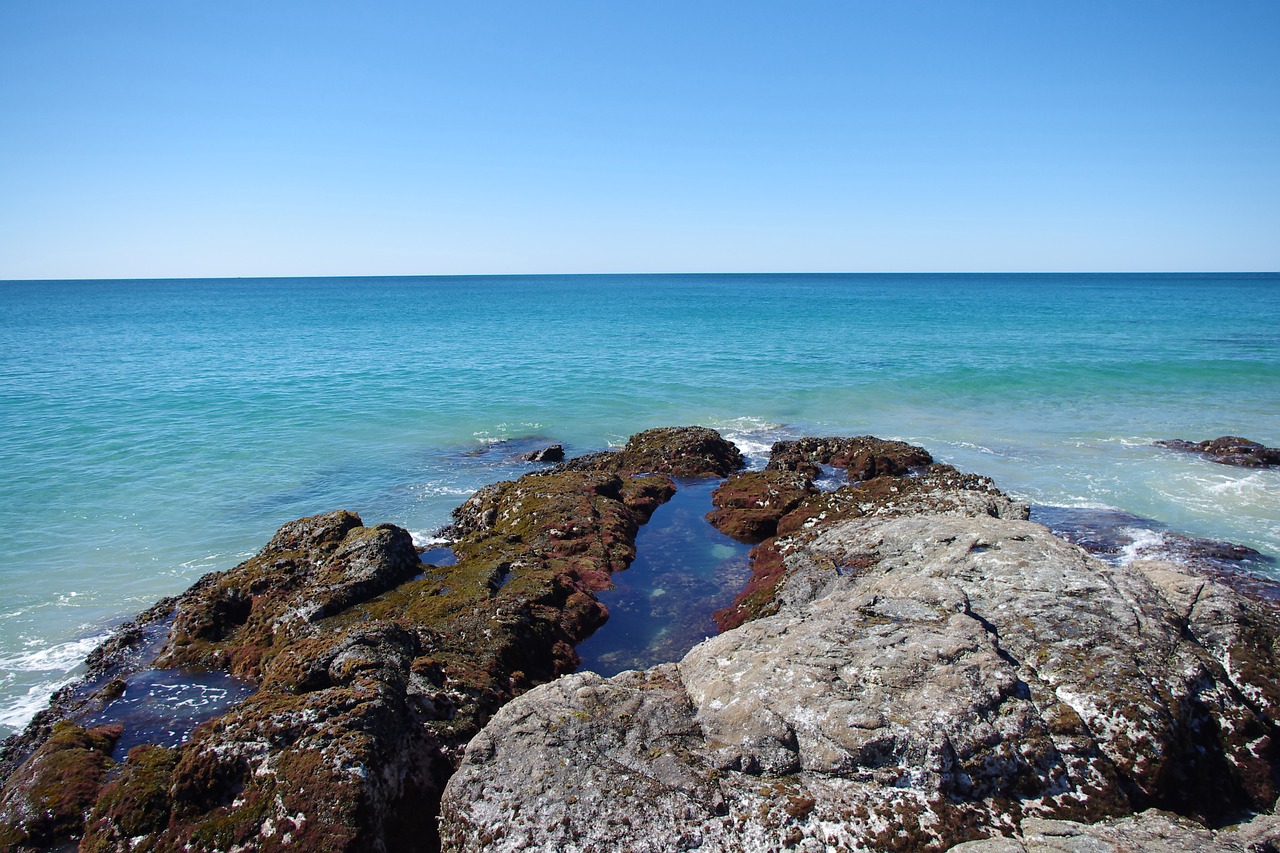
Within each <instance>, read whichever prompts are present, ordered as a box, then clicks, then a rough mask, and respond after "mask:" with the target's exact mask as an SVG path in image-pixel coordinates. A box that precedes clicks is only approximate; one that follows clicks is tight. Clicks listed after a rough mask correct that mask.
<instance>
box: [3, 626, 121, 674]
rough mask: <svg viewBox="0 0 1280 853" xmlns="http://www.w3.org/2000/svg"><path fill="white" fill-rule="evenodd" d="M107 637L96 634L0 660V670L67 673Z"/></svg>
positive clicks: (106, 635) (107, 635)
mask: <svg viewBox="0 0 1280 853" xmlns="http://www.w3.org/2000/svg"><path fill="white" fill-rule="evenodd" d="M109 636H111V635H110V634H98V635H96V636H92V637H85V638H84V639H81V640H72V641H70V642H67V643H58V644H57V645H53V646H44V647H42V648H37V649H33V650H32V651H29V652H22V653H20V654H16V655H10V656H8V657H5V658H0V669H6V670H10V671H13V672H68V671H70V670H71V669H73V668H74V667H75V666H77V665H78V664H79V663H80V662H81V661H83V660H84V659H85V656H86V655H88V654H89V652H91V651H93V650H94V649H96V648H97V647H98V645H99V644H100V643H101V642H102V641H103V640H105V639H107V637H109Z"/></svg>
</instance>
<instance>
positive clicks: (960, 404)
mask: <svg viewBox="0 0 1280 853" xmlns="http://www.w3.org/2000/svg"><path fill="white" fill-rule="evenodd" d="M0 303H3V305H2V307H3V308H4V309H5V311H4V312H2V314H3V317H2V319H0V351H3V353H4V356H3V357H2V358H0V427H2V428H3V432H4V434H5V435H6V436H7V437H8V441H7V442H6V444H5V445H4V446H3V447H0V462H2V463H3V465H4V468H5V470H6V475H5V477H4V478H3V480H2V481H0V486H2V488H3V492H4V494H3V497H4V500H3V501H0V593H2V594H0V598H3V599H4V600H6V601H7V602H8V604H7V605H6V609H5V612H4V614H3V617H4V618H3V620H0V713H8V714H13V713H14V712H17V715H18V716H19V717H20V716H21V714H22V710H21V706H22V705H23V703H28V704H38V700H39V695H40V694H41V693H42V692H47V691H48V689H49V687H50V686H51V685H52V684H53V683H55V682H57V681H60V680H62V679H64V678H65V677H66V672H67V667H68V666H70V665H71V664H72V663H74V662H75V661H77V660H79V658H80V657H82V656H83V652H84V651H85V650H86V649H87V648H88V647H89V646H91V645H92V644H93V642H94V641H95V639H96V638H98V637H100V636H101V635H102V633H103V632H104V630H106V629H107V628H109V627H110V626H111V625H112V624H118V622H119V621H121V620H123V619H125V618H128V617H129V616H131V615H132V614H133V613H136V612H138V611H140V610H142V609H144V608H145V607H146V606H148V605H149V604H150V603H151V602H152V601H154V600H155V599H157V598H159V597H161V596H163V595H167V594H174V593H176V592H179V591H181V590H182V589H184V588H185V587H186V586H188V585H189V584H190V583H192V582H193V581H194V580H195V579H196V578H197V577H199V576H200V575H202V574H204V573H205V572H207V571H209V570H214V569H227V568H230V567H231V566H234V565H235V564H237V563H238V562H240V561H241V560H243V559H245V558H247V557H248V556H250V555H251V554H252V553H254V552H255V551H256V550H257V548H258V547H260V546H261V544H262V542H264V541H265V540H266V539H267V538H268V537H269V536H270V534H271V532H272V531H274V530H275V528H276V527H277V526H278V525H279V524H280V523H281V521H283V520H285V519H289V518H296V517H300V516H303V515H308V514H314V513H318V512H324V511H328V510H331V509H334V508H336V507H350V508H352V509H355V510H357V511H359V512H360V513H361V515H362V516H363V517H365V518H367V519H370V520H373V521H390V522H393V523H397V524H401V525H403V526H405V527H407V528H408V529H410V530H411V531H414V532H415V533H416V534H418V535H419V536H420V537H422V536H425V535H426V534H429V533H430V532H431V531H432V530H433V529H434V528H436V527H439V526H440V525H442V524H445V523H447V521H448V512H449V510H450V509H451V508H452V507H453V506H454V505H456V504H457V503H458V502H460V501H461V500H463V499H464V498H465V497H466V495H468V494H470V493H471V492H472V491H473V490H474V489H476V488H478V487H479V486H481V485H483V484H485V483H487V482H490V481H492V480H495V479H503V478H507V477H510V476H514V475H516V474H518V473H519V471H520V470H521V469H520V468H519V467H518V466H513V465H511V463H510V461H509V460H506V459H505V458H504V457H503V454H502V452H501V447H500V445H493V444H491V442H495V441H499V440H502V439H519V438H521V437H523V436H529V435H538V436H540V437H542V438H546V439H547V440H548V443H550V442H552V441H554V442H559V443H563V444H565V445H566V448H567V449H568V450H569V452H570V453H571V454H577V453H583V452H587V451H591V450H598V449H603V448H605V447H608V446H610V445H617V444H619V443H621V442H622V441H623V440H625V438H626V436H627V435H629V434H630V433H632V432H634V431H636V430H639V429H642V428H644V427H646V426H656V425H659V424H664V423H701V424H705V425H708V426H711V427H713V428H717V429H720V430H721V431H722V432H725V434H726V435H729V436H731V437H736V438H738V439H740V443H743V444H746V445H752V446H757V448H767V446H768V444H770V443H771V442H772V441H773V440H775V439H777V438H785V437H788V436H795V435H800V434H811V435H857V434H874V435H880V436H884V437H888V438H897V439H902V440H906V441H909V442H911V443H913V444H919V445H922V446H924V447H927V448H928V449H929V450H930V451H931V452H932V453H933V454H934V455H935V456H936V457H937V458H939V459H941V460H944V461H947V462H951V463H953V464H955V465H956V466H957V467H960V468H962V469H964V470H970V471H975V472H979V473H982V474H986V475H988V476H991V477H993V478H994V479H995V480H996V482H997V483H998V484H999V485H1000V486H1001V488H1003V489H1005V490H1006V491H1008V492H1010V493H1012V494H1014V495H1015V496H1017V497H1018V498H1019V499H1022V500H1026V501H1030V502H1032V503H1041V504H1052V505H1065V506H1086V507H1088V506H1093V507H1100V508H1101V507H1110V508H1115V509H1118V510H1123V511H1126V512H1130V513H1133V514H1135V515H1138V516H1142V517H1144V518H1151V519H1155V520H1156V521H1158V522H1160V523H1162V524H1164V525H1166V526H1167V527H1168V528H1170V529H1172V530H1177V531H1181V532H1184V533H1187V534H1189V535H1194V536H1200V537H1205V538H1214V539H1224V540H1230V541H1235V542H1240V543H1242V544H1245V545H1249V546H1252V547H1255V548H1258V549H1259V550H1261V551H1263V552H1264V553H1266V554H1269V555H1271V556H1275V555H1277V554H1280V477H1277V476H1275V475H1274V472H1271V473H1269V472H1249V471H1236V470H1230V469H1226V468H1224V467H1222V466H1218V465H1214V464H1212V463H1208V462H1205V461H1204V460H1200V459H1196V458H1194V457H1190V456H1184V455H1177V454H1174V453H1173V452H1171V451H1164V450H1158V449H1153V448H1151V447H1150V446H1149V445H1150V443H1151V442H1152V441H1155V440H1157V439H1165V438H1186V439H1192V440H1199V439H1205V438H1211V437H1214V436H1216V435H1221V434H1226V433H1238V434H1243V435H1246V436H1249V437H1251V438H1254V439H1257V440H1260V441H1263V442H1264V443H1267V444H1273V445H1274V444H1276V443H1280V406H1277V405H1276V403H1275V402H1274V401H1275V400H1277V399H1280V336H1277V335H1276V334H1275V332H1274V319H1275V318H1276V317H1280V277H1278V276H1268V275H1262V276H1211V275H1210V276H1204V275H1194V276H1178V275H1165V276H1066V277H1063V276H980V275H978V276H975V275H968V276H906V277H902V276H899V277H894V276H838V275H835V276H768V275H766V276H714V275H713V276H692V277H681V276H669V277H657V278H648V277H641V278H635V277H616V278H615V277H592V276H585V277H555V276H551V277H536V278H522V277H514V278H495V279H486V280H484V282H483V283H482V284H479V285H478V284H477V282H475V281H455V280H449V279H444V280H435V279H378V280H342V281H333V280H323V279H314V280H292V281H290V282H286V283H277V284H275V285H267V284H265V283H263V282H210V283H203V284H202V283H193V282H148V283H130V282H112V283H102V284H100V285H89V284H83V285H71V284H66V283H41V284H39V285H29V286H14V285H12V284H4V285H3V286H0ZM486 448H487V449H488V450H489V452H480V453H477V454H476V455H470V454H472V453H473V452H475V451H485V450H486ZM32 689H35V690H36V693H35V694H31V695H29V691H31V690H32ZM6 719H7V718H6ZM0 725H3V720H0Z"/></svg>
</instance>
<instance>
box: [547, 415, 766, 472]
mask: <svg viewBox="0 0 1280 853" xmlns="http://www.w3.org/2000/svg"><path fill="white" fill-rule="evenodd" d="M744 463H745V459H744V458H743V456H742V451H740V450H738V448H737V447H736V446H734V445H733V444H731V443H730V442H727V441H725V440H724V439H723V438H721V437H720V433H718V432H716V431H715V430H713V429H707V428H706V427H659V428H657V429H649V430H645V431H644V432H641V433H637V434H635V435H633V436H631V438H630V439H629V440H628V441H627V443H626V445H625V446H624V447H623V448H622V449H621V450H618V451H613V452H606V453H594V454H588V455H587V456H579V457H576V458H574V459H570V460H569V461H567V462H565V463H564V465H563V466H562V467H563V468H565V469H568V470H578V471H586V470H589V471H611V472H614V473H618V472H644V471H647V472H654V473H662V474H667V475H669V476H671V477H727V476H729V475H730V474H732V473H733V472H734V471H737V470H738V469H740V468H741V467H742V466H743V464H744Z"/></svg>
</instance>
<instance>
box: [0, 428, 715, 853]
mask: <svg viewBox="0 0 1280 853" xmlns="http://www.w3.org/2000/svg"><path fill="white" fill-rule="evenodd" d="M740 465H741V456H740V454H738V453H737V450H736V448H734V447H733V446H732V445H730V444H728V443H727V442H725V441H724V440H723V439H721V438H720V437H719V436H718V434H715V433H714V432H711V431H709V430H703V429H701V428H682V429H670V430H654V431H650V432H649V433H644V434H641V435H640V436H636V437H633V439H632V441H631V442H629V443H628V446H627V448H626V449H624V450H623V451H618V452H615V453H609V454H600V455H596V456H593V457H588V458H587V460H586V461H580V462H576V463H575V462H570V463H567V464H565V465H562V466H557V467H555V468H548V469H543V470H540V471H535V472H531V473H530V474H527V475H526V476H524V477H521V478H520V479H519V480H515V481H511V482H503V483H496V484H494V485H492V486H490V487H486V488H484V489H481V490H480V491H479V492H477V493H476V494H475V495H474V496H473V497H472V498H471V499H470V500H468V501H467V502H465V503H464V504H463V505H462V506H460V507H459V508H458V510H457V511H456V512H455V514H454V524H453V526H452V528H451V530H450V534H451V537H452V541H451V543H450V544H451V548H452V550H453V552H454V554H455V555H456V557H457V562H456V563H455V564H453V565H448V566H436V565H430V564H423V563H422V562H421V561H420V559H419V558H418V555H417V552H416V550H415V549H414V547H413V544H412V541H411V539H410V537H409V534H408V533H407V532H406V531H404V530H403V529H401V528H398V527H395V526H393V525H377V526H373V527H365V526H364V524H363V522H362V521H361V520H360V518H359V517H358V516H356V515H355V514H353V513H350V512H344V511H338V512H332V513H328V514H325V515H319V516H312V517H309V518H303V519H299V520H297V521H294V522H290V523H289V524H286V525H284V526H283V527H282V528H281V529H280V531H279V532H278V533H277V534H276V535H275V536H274V537H273V538H272V539H271V541H270V542H269V543H268V544H267V545H266V546H265V547H264V548H263V549H262V551H261V552H259V553H258V554H257V555H255V556H254V557H253V558H251V559H249V560H246V561H245V562H244V563H242V564H240V565H239V566H237V567H235V568H233V569H231V570H229V571H226V572H219V573H214V574H211V575H207V576H205V577H204V578H202V579H201V580H200V581H198V582H197V583H196V584H195V585H194V586H193V587H192V588H191V589H190V590H188V592H186V593H185V594H183V595H181V596H178V597H176V598H175V599H173V600H171V601H169V602H166V603H165V607H164V608H163V611H160V610H157V611H156V613H155V614H152V615H151V616H148V617H147V619H146V620H143V621H142V622H141V623H140V627H137V628H136V629H134V628H131V629H129V630H130V634H129V638H127V640H125V641H122V642H120V643H117V644H116V645H118V646H119V649H116V650H111V651H109V652H104V661H105V660H108V659H109V660H110V661H117V660H118V659H119V658H120V655H121V654H123V653H124V651H128V652H129V654H131V655H135V656H136V655H137V654H140V653H141V652H139V651H138V650H139V649H143V648H150V647H152V646H153V645H154V647H155V649H156V650H157V652H156V653H158V656H157V657H155V659H154V660H149V661H142V662H141V663H139V664H138V665H140V666H143V667H145V666H156V667H192V668H211V669H225V670H230V671H231V672H233V673H235V674H238V675H240V676H242V677H245V678H249V679H252V680H253V681H254V682H255V683H256V684H257V686H258V689H257V691H256V692H254V693H253V694H252V695H251V696H249V697H248V698H247V699H244V700H243V701H241V702H240V703H238V704H237V705H235V706H234V707H232V708H231V709H230V710H227V711H225V712H224V713H221V714H220V715H218V716H216V717H214V718H213V719H210V720H208V721H207V722H205V723H204V724H202V725H201V726H199V727H198V728H197V729H196V730H195V732H194V733H193V734H192V736H191V738H190V740H189V741H188V742H186V743H184V744H182V745H181V746H177V747H174V748H165V747H162V746H156V745H146V744H144V745H143V746H139V747H136V748H134V749H133V750H131V751H130V753H129V756H128V759H127V761H126V762H125V763H124V765H123V767H121V768H120V769H119V771H118V773H116V774H115V775H114V776H113V777H112V778H111V779H110V780H109V781H108V782H107V784H106V785H105V786H103V785H102V784H101V782H102V781H104V780H103V778H102V776H101V774H98V775H95V776H94V777H93V780H92V784H91V785H86V786H85V787H83V791H82V793H78V794H77V795H76V796H75V798H74V803H73V805H72V806H70V807H68V808H66V809H61V810H60V811H59V812H58V814H59V815H64V814H65V821H64V820H63V818H62V817H59V821H60V822H59V823H58V824H57V826H56V827H54V828H53V829H40V828H39V827H38V826H37V825H36V824H35V823H32V822H31V821H26V822H25V823H24V822H22V821H23V819H24V815H26V812H25V811H22V808H23V806H22V803H26V802H34V800H32V799H31V798H32V797H34V796H37V795H38V793H39V792H40V791H43V790H44V788H43V787H41V785H40V780H41V779H44V778H45V775H41V774H42V773H44V771H43V770H42V768H46V767H49V766H53V765H51V764H50V759H49V758H48V756H49V755H50V754H54V755H56V756H59V757H58V758H57V760H58V761H59V762H63V761H64V758H65V757H66V756H70V755H72V754H73V753H74V756H75V757H76V758H77V760H78V761H80V760H88V759H87V758H86V756H88V755H89V753H86V752H85V751H84V750H83V749H81V748H80V747H76V749H77V750H79V751H78V752H76V751H74V750H73V751H68V748H67V747H66V745H65V744H64V743H63V741H64V740H65V739H66V738H65V737H63V736H62V735H61V734H59V735H57V736H54V737H53V738H52V739H51V738H50V737H49V736H48V734H47V733H45V734H42V733H41V732H42V731H44V730H43V729H41V730H39V731H34V730H33V733H32V735H31V737H30V739H29V741H24V743H30V744H32V746H31V747H29V748H28V749H27V752H26V753H25V757H24V754H23V753H20V752H19V751H17V750H14V751H12V753H11V754H13V755H15V756H17V758H16V759H15V761H14V763H15V764H17V763H18V761H21V762H22V763H21V764H20V766H18V767H17V770H16V772H15V773H13V774H12V775H11V777H10V779H9V783H10V787H6V789H5V792H6V793H5V796H6V800H5V802H6V806H5V809H4V811H3V812H2V814H3V820H4V822H5V823H4V827H5V828H4V831H5V832H8V833H16V832H21V833H26V835H23V836H22V837H23V838H26V837H28V836H29V837H31V838H36V837H37V835H36V834H35V833H37V832H44V833H45V834H46V835H48V834H49V833H51V832H56V833H59V834H60V835H59V837H63V838H69V837H73V836H76V835H79V834H80V833H81V832H83V833H84V841H83V843H82V846H83V848H84V849H85V850H92V851H125V850H131V851H132V850H174V849H182V850H187V851H193V853H194V851H225V850H234V849H262V850H273V849H305V850H315V851H352V853H354V851H365V850H434V849H438V848H439V839H438V837H437V832H436V825H437V824H436V813H437V803H438V802H439V798H440V795H441V791H442V789H443V786H444V784H445V781H446V780H447V779H448V777H449V776H450V774H451V773H452V772H453V769H454V766H455V765H456V763H457V761H459V760H460V758H461V754H462V750H463V748H464V747H465V745H466V743H467V742H468V741H469V740H470V739H471V738H472V737H473V736H474V735H475V734H476V732H478V731H479V729H480V728H481V726H483V725H484V723H485V722H486V721H487V720H488V719H489V717H490V716H492V714H493V713H494V712H495V711H497V710H498V709H499V708H500V707H501V706H502V705H503V704H504V703H506V702H508V701H510V700H511V699H512V698H513V697H514V696H516V695H519V694H520V693H522V692H524V691H527V690H529V689H530V688H531V687H533V686H535V685H537V684H539V683H542V682H545V681H548V680H551V679H554V678H555V677H556V676H559V675H561V674H564V673H566V672H568V671H570V670H572V669H573V668H574V667H575V666H576V665H577V663H578V658H577V655H576V653H575V652H574V646H575V645H577V644H578V643H579V642H581V641H582V640H583V639H584V638H585V637H587V636H588V635H589V634H590V633H591V632H592V631H594V630H595V629H596V628H597V627H598V626H599V625H600V624H601V623H602V622H603V621H604V620H605V618H607V611H606V610H605V608H604V607H603V606H602V605H601V604H600V603H599V602H598V601H597V600H596V598H595V592H596V591H598V590H601V589H603V588H605V587H607V586H608V585H609V583H610V581H609V576H610V574H611V573H612V572H616V571H620V570H623V569H625V568H627V566H628V565H629V564H630V562H631V560H632V559H633V558H634V556H635V536H636V533H637V531H638V530H639V528H640V526H641V525H642V524H644V523H645V522H646V521H647V520H648V518H649V516H650V515H651V514H652V513H653V511H654V509H655V508H656V507H657V506H659V505H660V504H662V503H663V502H664V501H666V500H668V499H669V498H670V497H671V495H672V494H673V493H674V492H675V484H674V483H673V482H672V480H671V479H670V476H669V474H671V475H678V476H708V475H712V474H714V472H719V471H723V472H724V473H728V472H729V471H731V470H734V469H735V468H736V467H738V466H740ZM655 472H659V473H655ZM170 613H172V614H173V615H172V627H171V629H170V630H169V631H168V634H167V636H166V635H165V634H164V633H163V631H164V628H165V627H166V626H167V625H168V624H169V623H167V622H166V621H165V619H166V618H167V617H168V615H169V614H170ZM153 654H154V653H153ZM131 665H132V664H131ZM112 667H116V668H115V669H113V668H112ZM119 671H120V670H119V668H118V665H117V664H116V663H112V664H111V665H110V666H107V665H104V667H102V668H101V672H100V673H99V674H98V675H97V676H95V677H98V678H99V679H105V678H108V677H111V676H112V675H113V674H116V673H117V672H119ZM127 674H128V673H127V672H126V673H125V675H126V676H127ZM117 680H118V679H117ZM112 683H114V682H112ZM121 683H123V682H121ZM109 686H110V685H106V686H104V685H100V684H98V683H97V682H94V683H93V684H89V685H87V686H85V688H84V689H86V690H90V691H92V692H93V695H94V697H95V698H94V700H93V701H94V702H95V703H97V704H96V705H95V707H97V706H99V705H101V704H103V703H108V704H109V703H110V702H111V701H112V700H113V699H114V698H116V697H117V696H119V693H120V691H119V687H118V686H117V688H116V689H115V690H114V691H113V690H110V689H108V688H109ZM85 707H87V705H86V704H85V703H84V702H80V703H68V704H66V705H65V708H67V709H69V710H68V711H67V713H68V714H71V715H74V714H76V713H81V712H82V711H83V709H84V708H85ZM50 725H52V724H51V723H50ZM46 728H48V727H46ZM58 731H59V732H61V729H58ZM77 731H79V730H77ZM42 739H43V742H44V746H43V747H41V748H40V750H38V751H36V752H35V753H34V754H31V749H34V748H35V746H36V745H38V744H39V743H41V742H42ZM103 749H104V750H105V751H102V750H99V753H94V754H95V755H97V756H98V758H94V759H93V761H98V760H99V759H101V762H104V764H103V766H106V764H107V763H109V762H110V759H109V758H108V756H109V754H110V752H111V749H110V746H109V745H108V746H104V747H103ZM54 750H56V751H55V752H53V753H51V752H50V751H54ZM58 766H62V765H61V764H59V765H58ZM95 766H97V765H95ZM46 775H47V774H46ZM76 790H77V791H81V790H82V789H81V788H77V789H76ZM33 808H34V807H33ZM15 827H16V828H15ZM14 837H15V838H16V837H17V836H16V835H15V836H14ZM40 837H44V836H40ZM49 837H52V836H49ZM7 840H8V837H7V836H6V841H7Z"/></svg>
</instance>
